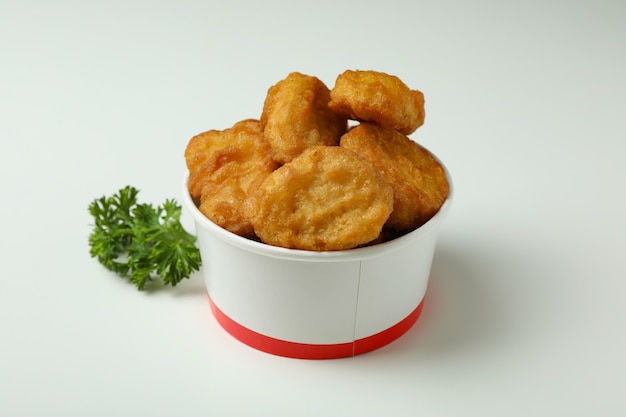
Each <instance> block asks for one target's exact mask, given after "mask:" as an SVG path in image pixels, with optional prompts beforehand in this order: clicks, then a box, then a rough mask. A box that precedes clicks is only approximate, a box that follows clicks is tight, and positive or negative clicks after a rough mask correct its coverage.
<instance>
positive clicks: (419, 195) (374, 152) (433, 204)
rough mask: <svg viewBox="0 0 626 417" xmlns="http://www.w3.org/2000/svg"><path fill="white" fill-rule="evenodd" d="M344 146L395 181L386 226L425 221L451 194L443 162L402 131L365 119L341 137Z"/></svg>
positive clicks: (402, 226) (404, 226) (408, 226)
mask: <svg viewBox="0 0 626 417" xmlns="http://www.w3.org/2000/svg"><path fill="white" fill-rule="evenodd" d="M340 146H341V147H343V148H346V149H350V150H352V151H354V152H356V153H358V154H359V155H361V156H363V157H364V158H365V159H367V160H368V161H370V162H371V163H372V164H373V165H374V166H375V167H376V169H378V171H380V173H381V174H382V176H383V177H384V178H385V179H386V180H387V181H388V182H389V183H391V185H392V187H393V191H394V207H393V212H392V213H391V216H389V220H388V221H387V224H386V226H388V227H391V228H394V229H396V230H408V229H414V228H416V227H419V226H421V225H422V224H424V223H425V222H426V221H428V219H430V218H431V217H432V216H433V215H434V214H435V213H437V211H438V210H439V208H440V207H441V205H442V204H443V202H444V201H445V199H446V198H447V196H448V192H449V184H448V180H447V178H446V173H445V170H444V168H443V166H442V165H441V163H440V162H439V161H438V160H437V159H435V157H434V156H433V155H432V154H431V153H430V152H429V151H428V150H427V149H425V148H423V147H422V146H420V145H418V144H417V143H415V142H414V141H412V140H411V139H409V138H408V137H407V136H405V135H403V134H402V133H400V132H398V131H396V130H393V129H385V128H382V127H380V126H377V125H376V124H374V123H361V124H359V125H358V126H355V127H353V128H351V129H350V130H349V131H348V132H347V133H346V134H345V135H343V136H342V137H341V141H340Z"/></svg>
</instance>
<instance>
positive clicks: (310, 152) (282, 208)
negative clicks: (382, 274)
mask: <svg viewBox="0 0 626 417" xmlns="http://www.w3.org/2000/svg"><path fill="white" fill-rule="evenodd" d="M392 209H393V190H392V187H391V185H389V183H387V182H386V181H385V180H384V179H383V177H382V176H381V174H380V173H379V172H378V171H377V170H376V169H375V168H374V167H373V166H372V164H371V163H369V162H368V161H366V160H365V159H364V158H362V157H360V156H358V155H357V154H356V153H354V152H352V151H350V150H347V149H345V148H340V147H338V146H312V147H309V148H307V149H306V150H305V151H304V152H302V153H301V154H300V155H299V156H297V157H296V158H294V159H293V160H291V162H289V163H287V164H285V165H283V166H282V167H280V168H278V169H277V170H276V171H274V172H273V173H272V174H270V175H269V176H268V177H267V179H266V180H265V181H264V182H263V183H262V184H261V185H260V186H259V188H258V189H257V190H255V191H254V192H253V193H252V194H250V196H249V197H248V199H247V200H246V204H245V214H246V215H247V216H248V217H249V218H250V219H251V221H252V224H253V225H254V230H255V232H256V234H257V236H258V237H259V238H260V239H261V240H262V241H263V242H264V243H267V244H270V245H275V246H282V247H286V248H292V249H304V250H312V251H333V250H343V249H351V248H355V247H358V246H360V245H364V244H367V243H368V242H370V241H373V240H375V239H376V238H377V237H378V236H379V234H380V232H381V230H382V227H383V225H384V224H385V222H386V221H387V218H388V217H389V214H390V213H391V211H392Z"/></svg>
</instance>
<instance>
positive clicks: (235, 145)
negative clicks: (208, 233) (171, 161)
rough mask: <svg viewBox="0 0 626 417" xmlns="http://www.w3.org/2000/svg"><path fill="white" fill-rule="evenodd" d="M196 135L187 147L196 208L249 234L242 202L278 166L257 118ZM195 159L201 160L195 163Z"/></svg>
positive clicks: (236, 229) (234, 231)
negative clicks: (196, 203)
mask: <svg viewBox="0 0 626 417" xmlns="http://www.w3.org/2000/svg"><path fill="white" fill-rule="evenodd" d="M200 137H201V138H202V140H200V139H196V138H193V139H192V141H193V142H194V143H193V144H192V143H191V142H190V146H191V148H190V147H189V146H188V148H187V149H188V150H189V160H190V161H191V163H190V164H189V163H188V166H190V174H189V180H188V184H187V186H188V188H189V191H190V194H191V196H192V197H197V196H199V197H200V206H199V207H198V208H199V210H200V211H201V212H202V213H203V214H204V215H205V216H206V217H208V218H209V219H210V220H211V221H213V222H214V223H215V224H217V225H219V226H221V227H223V228H224V229H226V230H229V231H231V232H233V233H236V234H238V235H240V236H245V237H253V236H254V228H253V227H252V223H251V222H250V220H249V219H248V217H247V216H245V215H244V213H243V208H242V207H243V202H244V201H245V199H246V198H247V196H248V192H249V191H250V190H252V189H254V188H255V187H256V184H258V183H261V182H262V181H263V180H265V178H266V177H267V176H268V175H269V174H270V173H271V172H272V171H274V170H275V169H276V168H278V164H277V163H276V162H275V161H274V160H273V159H272V158H271V156H270V148H269V144H268V143H267V142H266V141H265V139H264V137H263V131H262V129H261V124H260V122H259V121H258V120H252V119H249V120H243V121H240V122H238V123H236V124H235V125H233V127H232V128H230V129H226V130H223V131H209V132H205V133H204V134H201V135H200ZM194 139H195V140H194ZM194 149H195V152H194ZM198 161H204V162H202V163H201V164H199V165H198ZM191 167H195V169H194V170H191V169H192V168H191Z"/></svg>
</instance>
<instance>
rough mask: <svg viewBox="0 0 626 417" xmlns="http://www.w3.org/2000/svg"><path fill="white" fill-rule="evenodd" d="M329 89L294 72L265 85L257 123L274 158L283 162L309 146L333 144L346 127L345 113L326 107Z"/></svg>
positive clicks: (335, 143)
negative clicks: (268, 85)
mask: <svg viewBox="0 0 626 417" xmlns="http://www.w3.org/2000/svg"><path fill="white" fill-rule="evenodd" d="M329 101H330V90H329V89H328V87H327V86H326V85H325V84H324V83H323V82H322V81H320V80H319V79H318V78H316V77H313V76H309V75H304V74H301V73H298V72H293V73H291V74H289V75H288V76H287V77H286V78H285V79H283V80H281V81H279V82H278V83H276V84H275V85H273V86H272V87H270V88H269V90H268V92H267V96H266V98H265V102H264V104H263V112H262V113H261V124H262V125H263V128H264V134H265V138H266V140H267V141H268V142H269V144H270V146H271V147H272V156H273V158H274V160H275V161H277V162H279V163H281V164H284V163H286V162H289V161H291V160H292V159H293V158H294V157H296V156H297V155H299V154H300V153H301V152H302V151H303V150H304V149H306V148H307V147H309V146H313V145H337V144H338V143H339V138H340V137H341V135H342V134H344V133H345V132H346V130H347V128H348V120H347V118H346V117H345V116H341V115H338V114H336V113H334V112H332V111H330V109H329V108H328V102H329Z"/></svg>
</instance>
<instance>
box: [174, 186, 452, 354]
mask: <svg viewBox="0 0 626 417" xmlns="http://www.w3.org/2000/svg"><path fill="white" fill-rule="evenodd" d="M448 180H449V182H450V195H449V197H448V199H447V200H446V201H445V203H444V204H443V206H442V207H441V209H440V210H439V212H438V213H437V214H436V215H435V216H434V217H433V218H432V219H430V220H429V221H428V222H427V223H426V224H424V225H423V226H421V227H420V228H418V229H416V230H414V231H412V232H410V233H408V234H406V235H404V236H402V237H399V238H396V239H394V240H391V241H389V242H385V243H381V244H377V245H373V246H369V247H364V248H359V249H351V250H344V251H333V252H312V251H303V250H294V249H286V248H280V247H275V246H271V245H267V244H264V243H260V242H257V241H253V240H250V239H246V238H243V237H240V236H238V235H235V234H233V233H231V232H229V231H227V230H225V229H223V228H221V227H220V226H217V225H216V224H214V223H213V222H211V221H210V220H209V219H208V218H206V217H205V216H204V215H203V214H202V213H201V212H200V211H199V210H198V208H197V207H196V205H195V204H194V202H193V200H192V199H191V197H190V196H189V193H188V191H187V177H185V180H184V183H183V204H184V205H185V207H186V209H188V210H189V212H190V213H191V215H192V217H193V219H194V222H195V227H196V234H197V237H198V245H199V248H200V253H201V256H202V264H203V272H204V279H205V282H206V288H207V292H208V295H209V303H210V306H211V310H212V312H213V315H214V317H215V318H216V320H217V321H218V322H219V324H220V325H221V326H222V327H223V328H224V329H225V330H226V331H227V332H228V333H230V334H231V335H232V336H234V337H235V338H236V339H238V340H239V341H241V342H243V343H245V344H246V345H248V346H251V347H253V348H255V349H258V350H261V351H264V352H267V353H271V354H275V355H280V356H286V357H292V358H301V359H331V358H342V357H348V356H355V355H359V354H362V353H366V352H369V351H372V350H375V349H378V348H380V347H382V346H385V345H387V344H389V343H391V342H392V341H394V340H395V339H397V338H398V337H400V336H401V335H403V334H404V333H405V332H406V331H407V330H409V329H410V328H411V326H412V325H413V324H414V323H415V322H416V320H417V319H418V317H419V315H420V313H421V310H422V306H423V299H424V294H425V292H426V287H427V285H428V279H429V276H430V268H431V264H432V258H433V253H434V250H435V246H436V240H437V232H438V229H439V226H440V224H441V223H442V221H443V220H444V218H445V216H446V215H447V213H448V211H449V209H450V205H451V202H452V182H451V181H450V177H449V175H448Z"/></svg>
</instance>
